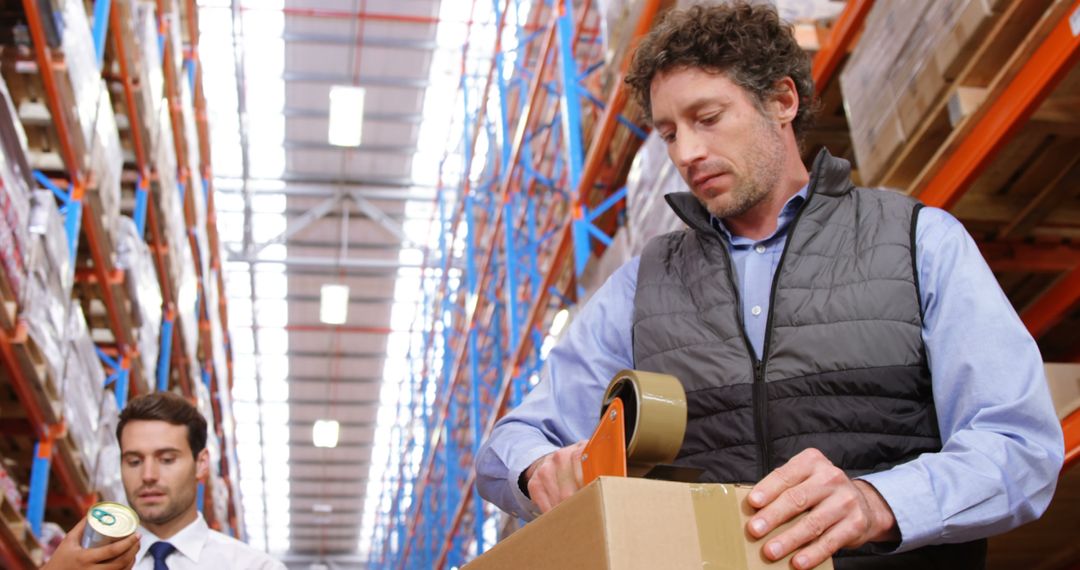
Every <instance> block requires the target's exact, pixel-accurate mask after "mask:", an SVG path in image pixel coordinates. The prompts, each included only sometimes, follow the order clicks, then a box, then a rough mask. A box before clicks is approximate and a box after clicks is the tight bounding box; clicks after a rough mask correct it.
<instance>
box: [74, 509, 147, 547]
mask: <svg viewBox="0 0 1080 570" xmlns="http://www.w3.org/2000/svg"><path fill="white" fill-rule="evenodd" d="M138 528H139V515H137V514H135V511H134V510H132V509H131V508H129V507H126V506H124V505H121V504H120V503H113V502H108V501H106V502H101V503H97V504H95V505H94V506H92V507H90V511H89V512H87V513H86V528H85V529H83V536H82V541H80V544H81V545H82V547H83V548H95V547H97V546H102V545H104V544H109V543H112V542H116V541H118V540H122V539H124V538H126V537H128V536H131V535H132V534H134V533H135V530H136V529H138Z"/></svg>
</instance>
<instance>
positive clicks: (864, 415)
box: [633, 151, 985, 568]
mask: <svg viewBox="0 0 1080 570" xmlns="http://www.w3.org/2000/svg"><path fill="white" fill-rule="evenodd" d="M667 199H668V203H669V205H670V206H671V207H672V209H673V210H674V211H675V213H676V214H678V215H679V217H680V218H682V220H683V221H684V222H686V224H687V225H688V226H689V228H688V229H686V230H682V231H677V232H672V233H669V234H666V235H662V236H658V237H656V238H654V239H653V240H652V241H650V242H649V244H648V245H647V246H646V247H645V250H644V252H643V253H642V255H641V264H640V268H639V270H638V280H637V290H636V293H635V297H634V317H633V349H634V366H635V368H637V369H639V370H646V371H655V372H663V373H667V374H672V375H674V376H676V377H677V378H679V379H680V380H681V381H682V383H683V385H684V387H685V389H686V393H687V405H688V415H689V417H688V421H687V427H686V439H685V441H684V442H683V447H682V449H681V450H680V452H679V457H678V459H677V461H676V463H677V464H679V465H688V466H694V467H700V468H702V469H704V470H705V474H704V475H703V476H702V478H701V480H702V481H709V482H754V481H757V480H759V479H760V478H762V477H763V476H764V475H765V474H767V473H769V472H770V471H772V470H773V469H775V468H776V467H779V466H780V465H783V464H784V463H785V462H786V461H787V460H788V459H790V458H791V457H793V456H794V455H796V454H798V453H799V452H800V451H802V450H804V449H807V448H810V447H814V448H817V449H819V450H821V451H822V452H823V453H824V454H825V456H826V457H828V458H829V459H830V460H831V461H832V462H833V464H835V465H837V466H838V467H840V468H842V469H844V470H845V471H846V472H847V473H848V474H849V475H851V476H855V475H860V474H865V473H870V472H876V471H882V470H885V469H888V468H889V467H892V466H894V465H897V464H900V463H904V462H906V461H909V460H911V459H914V458H915V457H917V456H918V455H920V454H922V453H927V452H935V451H938V450H940V449H941V439H940V436H939V434H938V424H937V415H936V413H935V410H934V401H933V396H932V392H931V381H930V372H929V369H928V366H927V361H926V351H925V348H924V346H923V341H922V316H921V306H920V300H919V285H918V276H917V273H916V270H915V261H914V251H915V247H914V235H915V219H916V218H917V214H918V210H919V208H920V207H921V205H920V204H918V203H917V202H915V201H914V200H912V199H911V198H908V197H906V196H903V195H901V194H898V193H895V192H889V191H882V190H872V189H866V188H856V187H855V186H854V185H853V184H852V183H851V181H850V165H849V164H848V162H847V161H845V160H843V159H837V158H833V157H832V156H830V155H829V154H828V152H826V151H822V152H821V153H820V154H819V155H818V157H817V158H816V159H815V161H814V166H813V168H812V170H811V175H810V186H809V193H808V196H807V200H806V201H805V202H804V203H803V206H802V208H801V209H800V211H799V213H798V214H797V215H796V217H795V220H794V221H793V222H792V224H791V227H790V228H789V230H788V239H787V243H786V245H785V248H784V252H783V254H782V255H781V257H780V264H779V266H778V267H777V269H776V274H775V276H774V279H773V285H772V291H771V303H770V312H769V315H768V320H767V324H766V332H765V343H764V347H763V351H762V353H763V358H761V359H760V360H758V359H757V358H756V357H755V356H754V353H753V349H752V348H751V347H750V343H749V340H748V338H747V336H746V333H745V332H744V329H743V326H742V322H743V318H742V314H741V308H740V307H741V304H740V302H739V291H738V289H737V288H736V286H735V285H734V283H735V279H734V269H733V267H732V265H731V259H730V254H729V252H728V245H727V241H726V237H725V236H723V235H722V234H721V233H720V232H717V231H716V230H715V229H714V228H713V227H712V226H711V224H710V216H709V214H708V212H707V211H706V210H705V208H704V207H702V206H701V204H700V203H699V202H698V201H697V199H696V198H694V197H693V195H691V194H689V193H678V194H670V195H668V197H667ZM927 508H931V506H930V505H927ZM860 551H862V552H859V551H856V552H849V553H846V554H850V555H856V556H847V557H845V558H839V557H838V558H837V560H836V563H837V565H838V567H845V568H852V567H873V568H880V567H887V565H888V564H890V563H896V564H903V565H905V566H906V565H910V564H918V565H920V567H931V568H932V567H935V566H936V565H938V564H939V563H941V564H947V566H942V567H950V568H957V567H960V568H967V567H974V568H978V567H982V565H983V563H982V558H983V557H984V556H985V541H977V542H976V543H969V544H965V545H945V546H935V547H928V548H925V549H920V550H917V551H914V552H912V553H906V554H904V555H898V556H888V557H877V556H857V554H863V553H865V552H866V551H865V550H863V549H860ZM866 564H869V566H865V565H866ZM924 564H925V565H926V566H923V565H924ZM972 564H974V565H972Z"/></svg>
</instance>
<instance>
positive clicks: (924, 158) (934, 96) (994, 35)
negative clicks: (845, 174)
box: [866, 0, 1068, 192]
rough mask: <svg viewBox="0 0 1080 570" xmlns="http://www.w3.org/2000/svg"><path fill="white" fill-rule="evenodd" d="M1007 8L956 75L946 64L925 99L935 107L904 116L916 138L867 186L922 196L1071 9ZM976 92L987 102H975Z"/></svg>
mask: <svg viewBox="0 0 1080 570" xmlns="http://www.w3.org/2000/svg"><path fill="white" fill-rule="evenodd" d="M1002 5H1003V6H1002V9H1001V11H1000V12H996V13H994V15H993V16H992V17H991V18H990V19H988V20H987V22H986V24H985V26H986V29H985V32H984V33H980V34H977V35H975V36H974V38H975V40H977V42H978V43H977V44H976V46H975V48H974V49H968V50H966V51H965V52H963V53H961V54H959V55H958V56H957V59H956V60H955V61H954V62H953V63H952V65H951V68H952V69H958V71H956V72H955V74H953V73H949V71H948V70H949V69H950V68H949V67H946V66H945V65H944V64H942V65H940V66H937V71H938V72H939V73H941V74H944V75H943V77H940V78H939V79H943V80H944V81H943V82H942V83H939V82H936V81H935V82H931V83H932V85H934V86H935V87H934V88H933V89H931V90H930V92H929V93H925V94H924V95H925V100H928V101H929V102H930V104H929V105H927V106H925V110H922V109H921V108H919V109H915V110H913V111H910V112H907V113H902V116H904V117H907V118H909V120H911V123H910V124H909V125H902V126H901V131H903V132H909V133H911V134H910V135H909V136H907V138H906V141H904V143H903V144H902V146H900V147H899V149H898V150H897V151H896V153H895V156H891V157H888V158H884V159H883V160H882V162H883V163H885V164H886V165H887V166H886V167H885V168H884V169H883V170H882V171H881V173H880V174H879V175H875V176H873V177H872V178H871V179H869V180H866V182H868V183H870V184H874V185H883V186H888V187H893V188H900V189H906V190H908V191H909V192H918V191H919V190H921V189H922V188H923V187H924V186H925V185H926V184H927V183H928V182H929V180H930V178H932V177H933V176H934V175H935V174H936V173H937V171H938V170H939V169H940V168H941V166H942V165H943V164H944V162H945V160H946V159H947V158H948V157H949V156H950V155H951V154H952V152H953V151H954V150H955V149H956V147H957V146H958V145H959V143H960V142H961V141H963V140H964V138H965V137H966V136H967V135H968V133H969V132H970V131H971V129H972V128H973V127H974V125H975V124H976V123H977V121H978V119H979V118H981V115H982V113H984V112H985V109H986V106H983V105H981V101H984V100H987V101H989V100H994V99H996V98H997V95H998V94H1000V93H1001V91H1003V90H1004V88H1005V87H1006V86H1007V85H1008V83H1009V82H1010V81H1011V80H1012V78H1013V77H1014V76H1015V75H1016V73H1017V71H1018V70H1019V69H1020V67H1021V66H1022V65H1023V63H1024V62H1026V61H1027V60H1028V58H1029V57H1030V56H1031V53H1033V52H1034V50H1035V49H1036V48H1037V47H1038V46H1039V45H1040V44H1041V42H1042V41H1043V39H1045V37H1046V36H1047V35H1048V34H1049V32H1050V30H1051V29H1052V28H1053V27H1054V25H1056V24H1057V23H1058V22H1059V21H1060V20H1061V17H1062V15H1063V14H1064V12H1065V9H1066V8H1068V3H1067V2H1063V1H1061V0H1008V1H1007V2H1002ZM1002 62H1006V63H1005V64H1004V65H1003V64H1002ZM973 90H974V91H973ZM973 92H978V93H980V94H981V96H974V97H973V96H972V95H971V94H972V93H973ZM913 105H915V104H914V103H913ZM950 106H951V107H952V111H953V112H952V114H951V115H950ZM878 158H879V159H880V158H881V157H878Z"/></svg>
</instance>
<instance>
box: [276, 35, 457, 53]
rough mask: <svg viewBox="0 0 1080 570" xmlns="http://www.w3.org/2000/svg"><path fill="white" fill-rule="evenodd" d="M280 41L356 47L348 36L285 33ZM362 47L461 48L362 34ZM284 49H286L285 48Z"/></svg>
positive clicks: (409, 48) (447, 49)
mask: <svg viewBox="0 0 1080 570" xmlns="http://www.w3.org/2000/svg"><path fill="white" fill-rule="evenodd" d="M281 39H283V40H285V43H286V44H290V43H291V44H314V45H328V46H347V47H349V48H353V47H356V37H354V36H349V35H330V34H311V33H299V32H285V33H284V34H282V35H281ZM363 42H364V47H378V48H390V49H401V50H413V51H424V52H431V51H436V50H439V49H443V50H445V51H448V52H452V53H457V54H460V53H461V46H452V47H451V46H447V47H443V48H440V46H439V42H436V41H434V40H407V39H404V38H392V37H387V36H382V37H380V36H369V35H367V34H364V39H363ZM285 49H288V46H286V48H285Z"/></svg>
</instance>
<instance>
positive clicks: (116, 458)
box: [92, 393, 127, 503]
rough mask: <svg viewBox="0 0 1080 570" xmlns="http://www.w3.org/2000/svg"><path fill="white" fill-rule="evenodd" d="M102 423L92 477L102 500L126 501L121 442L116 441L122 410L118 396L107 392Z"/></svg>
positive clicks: (104, 399) (102, 406)
mask: <svg viewBox="0 0 1080 570" xmlns="http://www.w3.org/2000/svg"><path fill="white" fill-rule="evenodd" d="M100 417H101V425H100V428H99V429H98V434H97V435H98V442H97V445H98V459H97V466H96V469H95V470H94V475H93V478H92V481H93V487H94V488H95V489H97V490H98V491H99V492H100V493H101V497H102V500H105V501H116V502H121V503H126V502H127V500H126V497H125V495H124V482H123V480H122V478H121V475H120V444H119V442H117V441H116V424H118V423H119V422H120V411H119V409H118V408H117V405H116V398H113V397H112V395H111V394H109V393H106V394H105V398H103V399H102V401H101V414H100Z"/></svg>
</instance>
